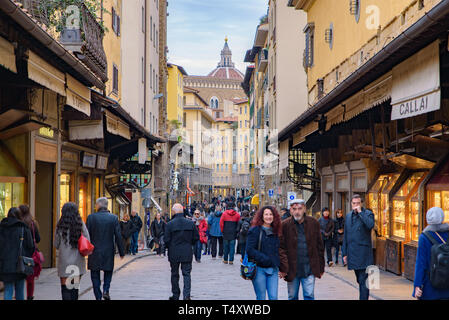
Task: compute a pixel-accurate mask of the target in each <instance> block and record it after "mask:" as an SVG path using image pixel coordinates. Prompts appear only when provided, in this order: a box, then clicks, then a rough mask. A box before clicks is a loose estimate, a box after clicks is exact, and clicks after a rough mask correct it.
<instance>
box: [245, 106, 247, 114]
mask: <svg viewBox="0 0 449 320" xmlns="http://www.w3.org/2000/svg"><path fill="white" fill-rule="evenodd" d="M245 114H248V106H245Z"/></svg>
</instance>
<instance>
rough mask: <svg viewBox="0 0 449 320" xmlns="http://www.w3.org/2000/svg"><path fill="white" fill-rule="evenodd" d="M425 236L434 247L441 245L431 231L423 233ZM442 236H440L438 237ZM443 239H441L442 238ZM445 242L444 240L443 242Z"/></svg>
mask: <svg viewBox="0 0 449 320" xmlns="http://www.w3.org/2000/svg"><path fill="white" fill-rule="evenodd" d="M423 235H425V236H426V238H427V239H429V241H430V242H432V245H439V244H440V243H438V241H437V240H436V239H435V238H434V237H433V236H432V235H431V234H430V232H429V231H426V232H423ZM438 236H440V235H438ZM440 238H441V237H440ZM443 241H444V240H443Z"/></svg>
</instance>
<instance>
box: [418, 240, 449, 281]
mask: <svg viewBox="0 0 449 320" xmlns="http://www.w3.org/2000/svg"><path fill="white" fill-rule="evenodd" d="M435 233H436V235H437V236H438V237H439V238H440V240H441V241H442V243H439V242H438V241H437V240H436V239H435V238H434V237H433V236H432V234H430V233H429V232H424V233H423V234H424V235H425V236H426V237H427V239H429V240H430V242H432V248H431V255H430V283H431V284H432V287H434V288H436V289H449V244H447V243H446V242H445V241H444V240H443V238H441V236H440V235H439V234H438V232H435Z"/></svg>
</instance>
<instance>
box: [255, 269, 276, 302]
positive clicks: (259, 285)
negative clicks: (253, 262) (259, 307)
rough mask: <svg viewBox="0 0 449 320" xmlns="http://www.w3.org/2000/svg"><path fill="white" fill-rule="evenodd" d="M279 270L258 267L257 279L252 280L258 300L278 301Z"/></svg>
mask: <svg viewBox="0 0 449 320" xmlns="http://www.w3.org/2000/svg"><path fill="white" fill-rule="evenodd" d="M278 273H279V268H261V267H257V272H256V277H255V278H254V279H253V280H252V282H253V286H254V292H255V293H256V299H257V300H267V293H268V299H269V300H277V299H278V283H279V277H278Z"/></svg>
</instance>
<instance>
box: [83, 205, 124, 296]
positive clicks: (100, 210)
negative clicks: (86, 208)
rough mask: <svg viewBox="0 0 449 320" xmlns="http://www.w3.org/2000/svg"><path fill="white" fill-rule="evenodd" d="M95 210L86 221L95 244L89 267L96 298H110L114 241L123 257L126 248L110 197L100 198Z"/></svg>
mask: <svg viewBox="0 0 449 320" xmlns="http://www.w3.org/2000/svg"><path fill="white" fill-rule="evenodd" d="M95 210H96V211H97V212H95V213H93V214H91V215H89V216H88V217H87V223H86V226H87V230H88V231H89V235H90V241H91V242H92V244H93V245H94V246H95V249H94V252H93V253H92V254H91V255H90V256H89V258H88V263H87V267H88V269H89V270H90V276H91V279H92V285H93V289H94V294H95V299H97V300H101V299H102V298H103V299H105V300H110V299H111V297H110V296H109V288H110V286H111V280H112V272H113V270H114V255H115V246H114V243H115V244H116V245H117V247H118V251H119V254H120V258H121V259H123V257H124V256H125V250H124V246H123V241H122V236H121V232H120V225H119V222H118V218H117V217H116V216H115V215H113V214H111V213H110V212H109V210H108V199H107V198H98V199H97V201H96V203H95ZM101 270H103V272H104V282H103V294H102V293H101V290H100V285H101V280H100V271H101Z"/></svg>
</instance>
